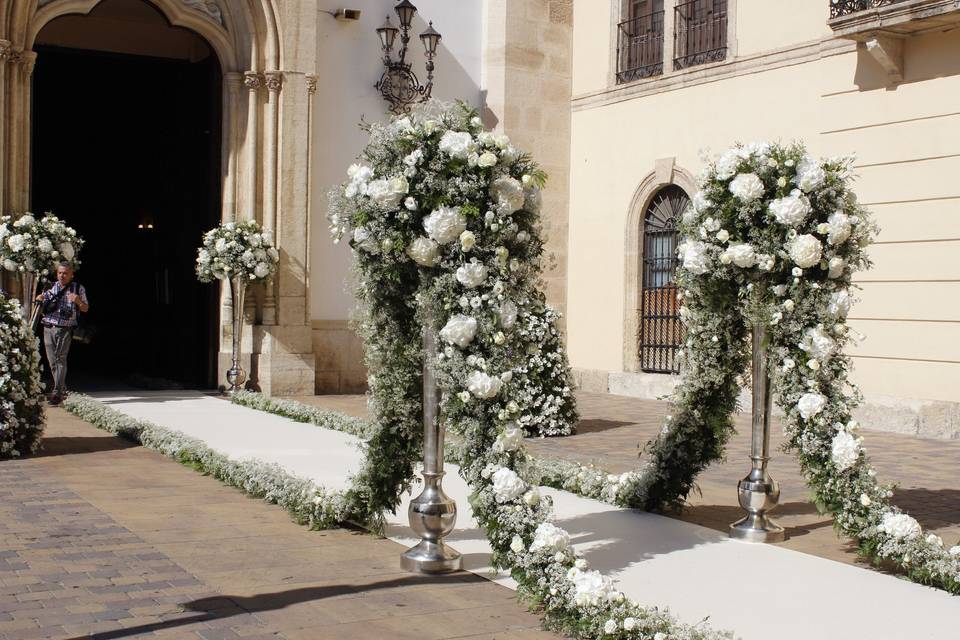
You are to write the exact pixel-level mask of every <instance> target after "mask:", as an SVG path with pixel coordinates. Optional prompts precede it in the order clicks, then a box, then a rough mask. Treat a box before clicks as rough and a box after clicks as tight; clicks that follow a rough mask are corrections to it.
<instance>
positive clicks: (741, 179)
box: [730, 173, 763, 202]
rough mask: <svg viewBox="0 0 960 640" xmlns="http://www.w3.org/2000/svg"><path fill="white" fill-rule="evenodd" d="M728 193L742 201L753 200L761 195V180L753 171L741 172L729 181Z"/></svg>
mask: <svg viewBox="0 0 960 640" xmlns="http://www.w3.org/2000/svg"><path fill="white" fill-rule="evenodd" d="M730 193H732V194H733V195H734V196H735V197H736V198H737V199H739V200H741V201H742V202H753V201H754V200H756V199H757V198H759V197H760V196H762V195H763V181H762V180H760V177H759V176H757V174H755V173H741V174H739V175H737V177H736V178H734V179H733V180H731V181H730Z"/></svg>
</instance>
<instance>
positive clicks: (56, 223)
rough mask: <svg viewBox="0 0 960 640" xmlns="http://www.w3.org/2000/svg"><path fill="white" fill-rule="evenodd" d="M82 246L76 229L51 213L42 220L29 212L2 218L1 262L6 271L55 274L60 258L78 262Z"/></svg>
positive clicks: (77, 263)
mask: <svg viewBox="0 0 960 640" xmlns="http://www.w3.org/2000/svg"><path fill="white" fill-rule="evenodd" d="M82 248H83V239H82V238H80V237H78V236H77V232H76V230H75V229H73V228H72V227H68V226H67V225H66V224H64V222H63V221H62V220H60V218H58V217H57V216H55V215H53V214H52V213H46V214H44V216H43V217H42V218H40V219H39V220H38V219H37V218H36V216H34V215H33V214H32V213H29V212H28V213H24V214H23V215H21V216H18V217H13V216H3V217H0V264H2V265H3V268H4V269H6V270H7V271H13V272H19V273H24V272H32V273H36V274H38V275H40V276H45V275H48V274H52V273H54V272H56V266H55V265H56V264H57V263H59V262H61V261H64V262H69V263H71V264H73V265H79V264H80V261H79V259H78V258H77V254H79V253H80V249H82Z"/></svg>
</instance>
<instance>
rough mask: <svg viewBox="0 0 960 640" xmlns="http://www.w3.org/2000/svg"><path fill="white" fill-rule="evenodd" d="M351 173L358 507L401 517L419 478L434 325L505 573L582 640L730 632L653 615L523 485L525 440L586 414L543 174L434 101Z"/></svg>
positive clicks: (395, 124)
mask: <svg viewBox="0 0 960 640" xmlns="http://www.w3.org/2000/svg"><path fill="white" fill-rule="evenodd" d="M348 177H349V181H348V182H347V183H345V184H344V185H342V186H341V187H340V188H338V189H337V190H335V191H334V192H333V193H331V196H330V215H329V218H330V222H331V227H332V231H333V234H334V237H335V238H336V239H340V238H343V237H346V238H348V239H349V241H350V246H351V248H352V249H353V250H354V255H355V268H356V272H357V279H356V280H357V297H358V298H359V300H360V301H361V303H362V305H363V306H362V317H361V319H360V320H359V323H358V331H359V333H360V334H361V336H362V337H363V338H364V342H365V346H366V364H367V368H368V370H369V372H370V374H369V378H368V380H369V386H370V392H371V398H370V403H371V409H372V413H373V416H374V420H373V425H374V427H373V432H372V434H371V436H370V438H369V440H368V442H367V446H366V460H365V463H364V466H363V468H362V470H361V471H360V472H359V473H358V474H357V476H355V478H354V489H353V491H352V495H354V496H355V497H356V498H357V504H356V505H354V507H353V508H354V509H359V508H361V507H360V504H361V503H362V504H364V505H365V508H366V510H367V511H366V513H365V514H364V513H363V512H362V511H361V513H360V515H361V516H364V517H363V519H364V520H371V519H374V518H376V517H377V514H379V513H381V512H382V511H383V510H386V509H390V510H395V509H396V507H397V505H398V504H399V497H400V493H401V491H402V490H403V489H404V488H405V487H407V486H408V485H409V483H410V481H411V479H412V476H413V468H414V462H415V461H416V460H417V459H418V458H419V456H420V450H421V447H420V445H421V444H422V443H421V438H422V436H421V434H422V426H421V406H422V398H421V389H420V375H421V367H422V364H423V352H422V349H421V343H420V335H421V329H422V327H423V326H424V325H426V326H427V327H428V329H430V330H433V331H436V332H437V334H438V337H439V340H438V342H439V343H440V349H439V353H438V355H437V358H436V360H435V361H434V362H430V363H428V365H429V366H431V367H433V369H434V371H435V373H436V377H437V381H438V385H439V386H440V388H441V390H442V392H443V394H442V399H441V403H440V413H441V419H442V420H443V422H444V424H445V425H446V427H447V428H448V429H449V430H450V431H451V432H452V433H453V434H454V435H455V436H457V437H458V438H459V439H460V441H461V443H460V447H459V461H460V464H461V474H462V475H463V476H464V478H465V479H466V480H467V482H468V484H469V485H470V487H471V489H472V495H471V497H470V505H471V507H472V510H473V515H474V517H475V518H476V519H477V521H478V522H479V523H480V525H481V526H482V527H483V528H484V530H485V532H486V534H487V537H488V539H489V541H490V544H491V546H492V548H493V551H494V556H493V557H494V562H495V564H496V565H497V566H500V567H503V568H509V569H510V570H511V574H512V576H513V577H514V578H515V579H516V580H517V582H518V584H519V587H520V591H521V593H522V594H523V595H524V596H526V597H527V598H528V599H530V600H531V601H533V602H536V603H538V604H539V605H540V606H541V607H542V610H543V613H544V616H545V618H546V621H547V623H548V624H549V625H551V626H553V627H555V628H558V629H562V630H564V631H566V632H568V633H571V634H573V635H575V636H576V637H580V638H600V637H616V638H656V639H657V640H661V639H662V638H666V637H669V638H674V639H682V640H692V639H714V638H722V637H729V636H728V635H727V634H724V633H720V632H716V631H713V630H711V629H709V628H707V627H705V626H702V625H696V626H687V625H683V624H681V623H679V622H677V621H676V620H674V619H673V618H672V617H671V616H670V615H669V614H667V613H665V612H663V611H660V610H658V609H656V608H646V607H643V606H641V605H639V604H638V603H636V602H633V601H631V600H629V599H628V598H626V597H625V596H624V594H623V593H622V592H620V591H618V590H617V589H616V588H615V587H614V585H613V584H612V582H611V581H610V580H609V579H608V578H606V577H604V576H601V575H600V574H599V573H598V572H596V571H591V570H590V569H589V567H588V566H587V564H586V561H585V560H584V559H583V558H581V557H579V556H578V555H577V553H576V552H575V551H574V550H573V548H572V547H571V546H570V545H569V536H568V535H567V534H566V533H565V532H563V531H562V530H561V529H560V528H558V527H556V526H555V525H552V524H550V523H549V518H550V512H551V507H552V505H551V501H550V500H549V499H547V498H543V497H541V496H540V494H539V491H538V489H537V487H536V486H534V485H532V484H531V483H530V482H528V481H527V480H525V479H524V478H523V477H522V475H521V474H522V473H523V470H524V468H525V466H526V453H525V451H524V448H523V439H522V434H523V432H524V430H528V431H530V432H533V433H534V434H539V435H553V434H554V433H556V434H561V433H569V432H570V431H571V430H572V426H573V424H575V422H576V419H577V414H576V407H575V403H574V400H573V396H572V391H571V386H572V385H571V384H570V377H569V367H568V365H567V362H566V356H565V354H564V352H563V348H562V344H561V342H560V340H559V337H558V335H557V331H556V328H555V325H556V319H557V317H556V314H555V312H553V311H552V310H550V309H549V307H548V306H547V305H546V303H545V300H544V296H543V293H542V292H541V291H540V288H539V282H540V267H541V256H542V252H543V239H542V238H541V234H540V224H539V213H540V205H541V197H540V189H541V188H542V186H543V184H544V180H545V176H544V174H543V173H542V172H541V171H540V170H539V169H538V168H537V166H536V165H535V164H534V163H533V161H532V160H531V159H530V158H529V157H528V156H527V155H525V154H523V153H521V152H519V151H518V150H517V149H515V148H514V147H513V145H512V144H511V143H510V140H509V138H507V136H505V135H502V134H496V133H492V132H488V131H485V130H484V129H483V126H482V123H481V121H480V118H479V117H477V116H476V113H475V112H474V111H473V110H471V109H469V108H467V107H466V106H464V105H457V106H444V105H438V104H436V103H433V104H430V105H428V106H427V107H426V108H424V109H422V110H420V111H417V112H415V113H414V114H413V115H410V116H404V117H398V118H394V119H393V120H392V121H391V122H390V123H389V124H387V125H373V126H371V127H370V143H369V144H368V146H367V147H366V149H365V150H364V153H363V156H362V158H361V162H359V163H357V164H355V165H353V166H352V167H351V168H350V169H349V171H348ZM538 432H539V433H538Z"/></svg>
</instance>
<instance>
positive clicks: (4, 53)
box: [0, 40, 12, 60]
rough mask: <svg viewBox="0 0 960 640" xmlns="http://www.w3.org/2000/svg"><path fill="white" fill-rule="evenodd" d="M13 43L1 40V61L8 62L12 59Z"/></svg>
mask: <svg viewBox="0 0 960 640" xmlns="http://www.w3.org/2000/svg"><path fill="white" fill-rule="evenodd" d="M11 46H12V45H11V43H10V41H9V40H0V60H6V59H7V58H8V57H10V53H11V49H10V47H11Z"/></svg>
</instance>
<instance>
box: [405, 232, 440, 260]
mask: <svg viewBox="0 0 960 640" xmlns="http://www.w3.org/2000/svg"><path fill="white" fill-rule="evenodd" d="M439 253H440V246H439V245H438V244H437V243H436V242H434V241H433V240H431V239H430V238H423V237H420V238H415V239H414V240H413V242H411V243H410V246H409V247H407V255H408V256H410V257H411V258H412V259H413V261H414V262H416V263H417V264H419V265H422V266H424V267H433V266H435V265H436V264H437V259H438V257H439Z"/></svg>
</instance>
